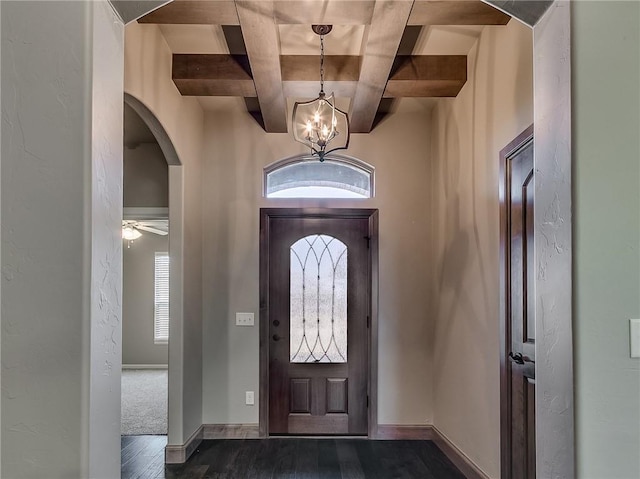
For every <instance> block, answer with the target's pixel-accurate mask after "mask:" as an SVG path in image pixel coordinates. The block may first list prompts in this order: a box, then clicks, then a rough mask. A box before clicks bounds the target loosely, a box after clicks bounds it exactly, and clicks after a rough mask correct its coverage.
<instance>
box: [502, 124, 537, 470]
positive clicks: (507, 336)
mask: <svg viewBox="0 0 640 479" xmlns="http://www.w3.org/2000/svg"><path fill="white" fill-rule="evenodd" d="M532 140H533V124H532V125H530V126H529V127H528V128H527V129H525V130H524V131H523V132H522V133H520V134H519V135H518V136H517V137H516V138H515V139H514V140H513V141H511V142H510V143H509V144H508V145H507V146H505V147H504V148H503V149H502V150H500V181H499V186H498V188H499V197H500V469H501V476H500V477H503V478H505V479H509V478H510V472H509V471H510V470H511V388H510V387H509V385H510V370H509V366H510V364H509V357H508V354H509V351H510V350H511V324H510V318H509V317H508V314H509V311H511V289H510V283H509V281H507V278H509V275H510V273H511V262H510V259H509V258H510V256H509V255H510V251H511V246H510V244H509V241H508V238H509V230H510V227H511V224H510V222H509V217H508V212H507V200H508V199H509V197H510V195H511V189H510V187H509V180H510V178H509V176H508V175H509V172H510V170H509V168H508V162H509V161H510V159H511V157H512V156H513V155H514V153H516V152H517V151H518V150H520V148H522V147H523V146H524V145H525V144H527V143H528V142H529V141H532ZM534 151H535V145H534ZM534 158H535V153H534ZM534 161H535V160H534ZM534 171H535V165H534ZM534 181H535V180H534ZM534 194H535V193H534ZM534 226H535V225H534ZM531 286H532V287H534V288H535V284H533V285H531Z"/></svg>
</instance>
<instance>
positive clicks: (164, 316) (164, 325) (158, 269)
mask: <svg viewBox="0 0 640 479" xmlns="http://www.w3.org/2000/svg"><path fill="white" fill-rule="evenodd" d="M154 284H155V295H154V309H153V342H154V343H155V344H166V343H167V342H168V341H169V253H160V252H156V259H155V280H154Z"/></svg>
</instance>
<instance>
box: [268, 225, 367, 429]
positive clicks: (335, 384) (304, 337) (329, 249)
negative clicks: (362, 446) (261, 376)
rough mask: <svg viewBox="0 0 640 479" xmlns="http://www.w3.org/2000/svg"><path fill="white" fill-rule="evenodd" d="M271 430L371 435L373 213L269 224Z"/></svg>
mask: <svg viewBox="0 0 640 479" xmlns="http://www.w3.org/2000/svg"><path fill="white" fill-rule="evenodd" d="M268 235H269V247H268V286H267V288H268V314H267V317H268V321H269V325H268V328H269V330H268V331H269V333H268V334H269V336H268V341H269V345H268V346H269V371H268V377H269V383H268V384H269V386H268V389H269V390H268V397H269V406H268V408H269V411H268V413H269V414H268V415H269V431H268V432H269V434H310V435H319V434H322V435H325V434H349V435H358V434H367V432H368V421H367V417H368V414H367V405H368V404H367V402H368V398H367V390H368V357H369V355H368V345H369V343H368V338H369V334H368V318H369V314H370V313H369V308H370V304H371V301H370V298H371V281H370V279H369V278H370V275H369V270H370V255H369V249H368V245H369V218H364V217H360V218H348V217H347V218H345V217H305V216H304V215H303V216H300V217H275V218H271V219H270V221H269V228H268Z"/></svg>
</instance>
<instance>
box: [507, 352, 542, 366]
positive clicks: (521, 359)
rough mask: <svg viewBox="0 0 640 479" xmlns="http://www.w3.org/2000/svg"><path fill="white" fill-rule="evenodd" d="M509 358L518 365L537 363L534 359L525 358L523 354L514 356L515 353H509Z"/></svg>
mask: <svg viewBox="0 0 640 479" xmlns="http://www.w3.org/2000/svg"><path fill="white" fill-rule="evenodd" d="M509 357H510V358H511V360H512V361H513V362H514V363H516V364H524V363H533V364H535V363H536V362H535V361H534V360H533V359H531V358H529V356H523V355H522V353H516V354H513V352H511V353H509Z"/></svg>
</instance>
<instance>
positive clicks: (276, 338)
mask: <svg viewBox="0 0 640 479" xmlns="http://www.w3.org/2000/svg"><path fill="white" fill-rule="evenodd" d="M272 338H273V340H274V341H280V336H278V335H277V334H274V335H273V336H272Z"/></svg>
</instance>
